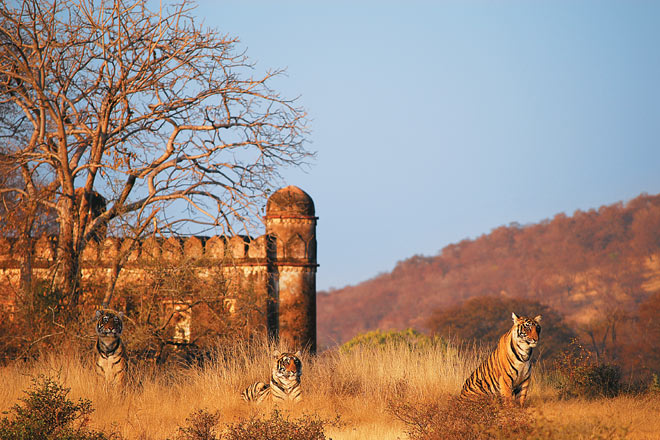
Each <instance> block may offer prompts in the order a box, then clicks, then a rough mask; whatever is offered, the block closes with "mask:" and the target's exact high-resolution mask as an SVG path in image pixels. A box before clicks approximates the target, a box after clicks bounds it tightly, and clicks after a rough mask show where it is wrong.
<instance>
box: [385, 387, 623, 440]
mask: <svg viewBox="0 0 660 440" xmlns="http://www.w3.org/2000/svg"><path fill="white" fill-rule="evenodd" d="M388 410H389V411H390V412H391V413H392V414H394V415H395V416H396V417H397V418H398V419H399V420H401V421H403V422H404V423H405V424H406V426H407V427H408V430H407V434H408V437H409V438H410V440H495V439H497V440H518V439H521V438H525V439H528V440H574V439H576V438H580V439H585V440H587V439H589V440H623V439H626V438H627V435H628V427H627V426H611V425H607V424H603V423H601V422H587V423H585V421H580V422H579V424H567V425H563V424H561V423H557V422H555V421H551V420H548V419H547V418H545V417H543V415H542V414H539V415H538V416H534V415H532V413H531V412H529V411H528V410H526V409H523V408H519V407H517V406H509V405H503V404H502V403H501V402H500V401H499V400H498V399H493V398H487V397H484V398H482V399H475V400H466V401H461V400H459V399H457V398H454V397H452V398H449V399H448V400H447V401H446V402H444V403H442V404H438V403H433V404H410V403H400V402H390V403H389V405H388Z"/></svg>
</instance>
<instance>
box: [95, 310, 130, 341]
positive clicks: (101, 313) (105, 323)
mask: <svg viewBox="0 0 660 440" xmlns="http://www.w3.org/2000/svg"><path fill="white" fill-rule="evenodd" d="M95 318H96V334H97V335H98V336H100V337H108V336H110V337H117V338H118V337H119V336H121V332H122V330H123V329H124V323H123V321H122V319H123V318H124V314H123V313H122V312H119V313H115V312H113V311H111V310H97V311H96V316H95Z"/></svg>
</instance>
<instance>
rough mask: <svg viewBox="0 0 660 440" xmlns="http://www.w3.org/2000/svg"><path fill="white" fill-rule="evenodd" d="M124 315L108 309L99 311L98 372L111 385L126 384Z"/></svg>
mask: <svg viewBox="0 0 660 440" xmlns="http://www.w3.org/2000/svg"><path fill="white" fill-rule="evenodd" d="M123 318H124V314H123V313H122V312H119V313H117V312H114V311H112V310H108V309H102V310H97V311H96V315H95V320H96V335H97V336H98V337H97V340H96V352H97V353H98V359H97V361H96V372H97V373H98V374H99V375H100V376H101V377H103V379H104V380H105V382H106V383H107V384H109V385H119V386H123V385H125V383H126V351H125V349H124V344H123V343H122V342H121V332H122V330H123V328H124V323H123V321H122V320H123Z"/></svg>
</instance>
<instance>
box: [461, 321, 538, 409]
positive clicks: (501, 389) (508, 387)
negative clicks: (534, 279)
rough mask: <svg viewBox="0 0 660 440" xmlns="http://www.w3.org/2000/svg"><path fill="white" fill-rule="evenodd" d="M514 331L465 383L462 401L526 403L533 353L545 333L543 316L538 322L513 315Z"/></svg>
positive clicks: (505, 336)
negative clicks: (480, 399)
mask: <svg viewBox="0 0 660 440" xmlns="http://www.w3.org/2000/svg"><path fill="white" fill-rule="evenodd" d="M511 317H512V318H513V327H511V330H509V331H508V332H507V333H505V334H504V335H502V337H501V338H500V340H499V342H498V344H497V348H496V349H495V351H494V352H493V353H491V355H490V356H489V357H488V358H487V359H486V360H485V361H484V362H483V363H482V364H481V365H480V366H479V367H478V368H477V369H476V370H475V371H474V373H472V375H471V376H470V377H469V378H468V379H467V380H466V381H465V384H464V385H463V389H462V390H461V398H469V397H473V396H480V395H481V396H483V395H496V396H497V395H499V396H502V397H503V398H504V399H505V401H508V402H512V401H514V400H515V399H519V400H520V406H523V404H524V403H525V398H526V397H527V389H528V387H529V382H530V379H531V372H532V363H531V357H532V351H533V350H534V347H536V345H537V344H538V341H539V334H540V333H541V326H540V323H541V315H538V316H536V317H535V318H534V319H532V318H527V317H524V316H523V317H518V316H516V314H515V313H512V314H511Z"/></svg>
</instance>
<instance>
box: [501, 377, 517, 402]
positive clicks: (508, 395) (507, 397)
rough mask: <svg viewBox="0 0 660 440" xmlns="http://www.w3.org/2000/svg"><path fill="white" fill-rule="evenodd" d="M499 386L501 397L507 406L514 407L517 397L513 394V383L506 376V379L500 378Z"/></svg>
mask: <svg viewBox="0 0 660 440" xmlns="http://www.w3.org/2000/svg"><path fill="white" fill-rule="evenodd" d="M499 384H500V396H502V399H503V400H504V403H505V404H506V405H507V406H512V405H513V399H514V397H515V396H514V394H513V383H512V382H511V380H510V379H509V378H508V377H506V376H505V377H500V380H499Z"/></svg>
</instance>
